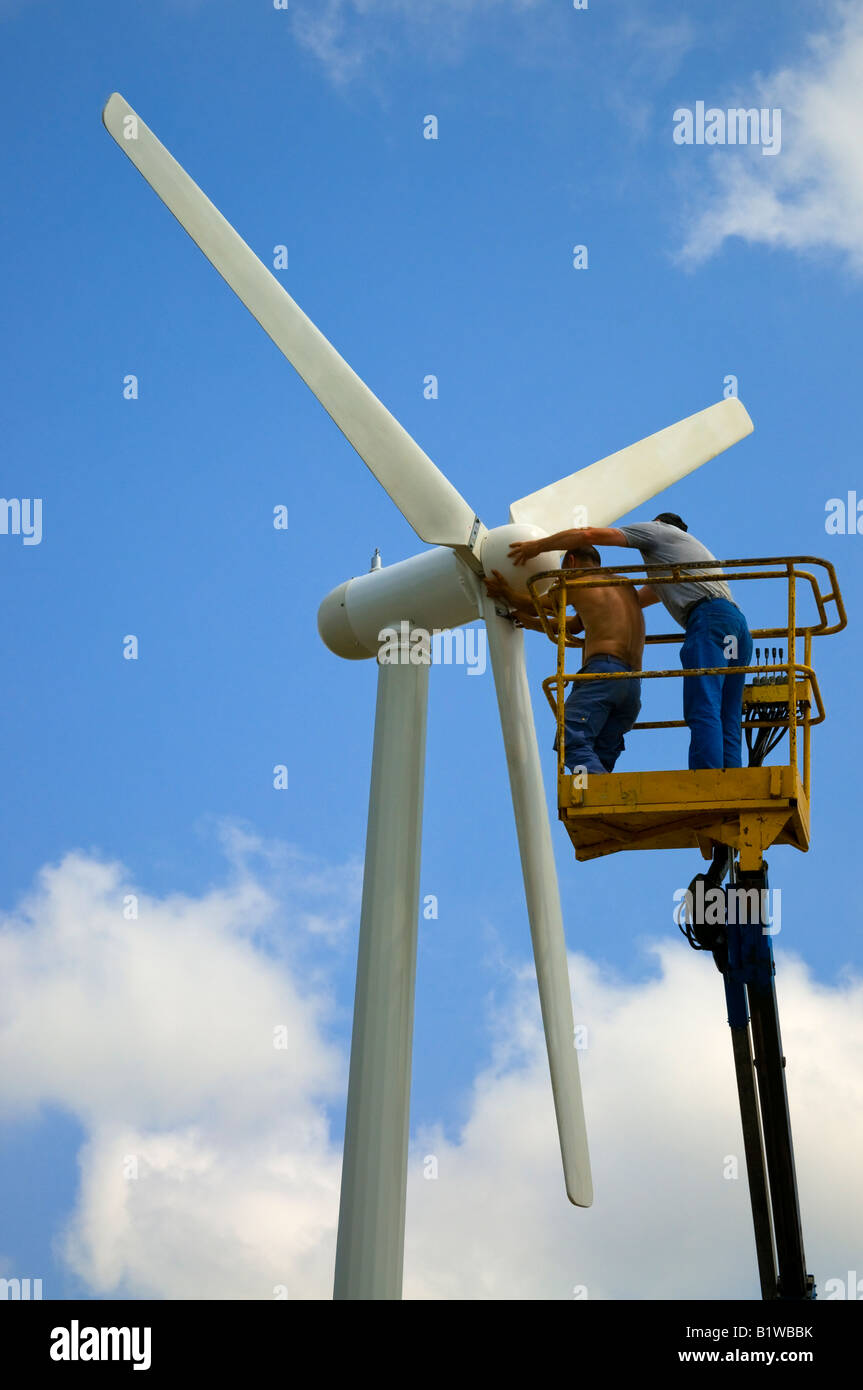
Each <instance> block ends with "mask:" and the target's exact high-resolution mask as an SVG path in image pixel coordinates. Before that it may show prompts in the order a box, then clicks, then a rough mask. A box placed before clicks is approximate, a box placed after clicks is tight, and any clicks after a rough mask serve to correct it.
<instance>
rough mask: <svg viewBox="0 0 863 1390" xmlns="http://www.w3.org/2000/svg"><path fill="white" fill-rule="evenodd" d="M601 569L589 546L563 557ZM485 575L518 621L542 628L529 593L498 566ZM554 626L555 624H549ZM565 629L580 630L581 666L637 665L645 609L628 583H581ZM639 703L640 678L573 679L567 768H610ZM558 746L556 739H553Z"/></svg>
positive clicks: (573, 564)
mask: <svg viewBox="0 0 863 1390" xmlns="http://www.w3.org/2000/svg"><path fill="white" fill-rule="evenodd" d="M588 567H591V568H596V569H601V568H602V560H601V559H600V557H599V554H598V552H597V551H596V550H594V549H593V548H592V547H588V548H587V549H584V550H579V552H578V554H577V555H576V554H574V553H573V552H572V551H570V552H568V553H567V554H566V555H564V557H563V568H564V569H575V568H578V569H582V568H584V569H586V568H588ZM492 575H493V577H492V578H491V579H487V580H486V588H487V589H488V592H489V594H490V595H491V597H492V598H499V599H503V600H504V601H505V602H506V603H507V604H508V605H509V607H510V608H512V609H513V610H514V612H515V614H516V617H517V618H518V621H519V622H520V623H521V625H522V627H527V628H532V629H534V630H536V631H540V632H541V631H542V625H541V623H540V621H539V619H538V617H537V615H536V610H535V608H534V606H533V603H532V602H531V600H530V599H529V598H522V597H521V596H520V595H518V594H515V593H513V591H512V589H511V587H510V586H509V584H507V582H506V580H505V579H504V578H503V576H502V575H501V574H499V573H498V571H497V570H494V571H492ZM552 626H554V624H552ZM566 629H567V632H569V633H571V634H573V635H575V634H576V633H579V632H582V631H583V632H584V661H583V665H582V667H581V670H582V671H583V672H591V671H640V670H641V660H642V653H643V651H644V614H643V613H642V611H641V605H640V604H639V601H638V599H637V597H636V595H635V593H634V591H633V589H632V587H631V586H630V585H628V584H621V585H612V584H608V585H599V586H597V587H595V588H594V587H593V586H588V585H585V586H584V588H579V591H578V612H577V613H576V615H575V617H570V618H567V620H566ZM640 709H641V681H640V680H638V679H636V678H633V679H632V680H623V679H618V680H609V681H603V680H593V681H576V682H575V683H574V684H573V686H572V689H571V690H570V693H569V695H568V696H567V699H566V704H565V705H564V745H563V748H564V762H565V765H566V767H567V768H568V769H569V770H570V771H571V770H572V769H573V768H574V767H577V768H584V769H585V771H587V772H588V773H603V772H611V770H612V768H613V767H614V764H615V763H616V762H617V759H618V758H619V757H620V754H621V753H622V752H623V748H624V742H623V736H624V734H626V733H628V731H629V730H630V729H631V728H632V726H633V724H634V723H635V721H636V719H637V718H638V711H639V710H640ZM554 746H555V749H557V740H555V745H554Z"/></svg>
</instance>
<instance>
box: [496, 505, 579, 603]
mask: <svg viewBox="0 0 863 1390" xmlns="http://www.w3.org/2000/svg"><path fill="white" fill-rule="evenodd" d="M547 535H548V532H547V531H543V529H542V527H541V526H531V525H528V524H526V523H524V522H520V523H514V524H512V525H509V526H496V527H495V529H494V530H493V531H489V533H488V535H487V536H486V538H485V542H484V544H483V547H482V556H481V560H482V567H483V570H484V572H485V574H487V575H490V574H491V572H492V570H498V571H499V572H500V573H501V574H502V575H503V577H504V579H505V580H506V581H507V582H508V583H509V584H510V585H511V587H512V588H513V589H514V590H515V592H516V593H517V594H526V593H527V581H528V580H529V579H530V577H531V575H532V574H542V572H543V570H552V569H555V568H556V567H557V566H558V565H559V564H560V562H561V559H562V558H563V552H562V551H560V550H546V551H545V552H544V553H543V554H542V555H537V556H535V557H534V558H533V559H532V560H528V561H527V563H526V564H524V565H514V564H513V562H512V560H510V558H509V548H510V546H511V545H512V543H513V541H536V540H539V539H540V538H541V537H542V536H547ZM550 585H551V580H548V582H547V583H543V584H541V585H540V586H539V589H540V592H541V593H544V592H545V591H546V589H548V588H549V587H550Z"/></svg>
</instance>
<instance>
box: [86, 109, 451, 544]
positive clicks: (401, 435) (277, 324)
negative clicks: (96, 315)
mask: <svg viewBox="0 0 863 1390" xmlns="http://www.w3.org/2000/svg"><path fill="white" fill-rule="evenodd" d="M102 120H103V121H104V124H105V128H106V130H107V131H108V132H109V134H110V135H112V136H113V138H114V139H115V140H116V142H117V144H118V145H119V146H120V149H121V150H123V152H124V154H126V155H128V157H129V159H130V160H131V161H132V163H133V164H134V165H135V167H136V169H138V170H139V172H140V173H141V174H143V176H144V178H145V179H146V180H147V182H148V183H149V185H150V187H151V188H152V189H153V190H154V192H156V193H157V194H158V195H159V197H160V198H161V200H162V202H163V203H164V204H165V206H166V207H167V208H169V209H170V211H171V212H172V213H173V214H174V216H175V217H176V219H177V221H178V222H179V223H180V225H181V226H182V227H184V228H185V230H186V231H187V232H188V233H189V236H190V237H191V238H192V240H193V241H194V242H195V243H196V244H197V245H198V246H199V247H200V249H201V250H202V251H203V253H204V255H205V256H206V257H207V260H208V261H210V262H211V263H212V264H213V265H214V266H215V268H216V270H217V271H218V272H219V274H220V275H221V276H222V278H223V279H224V280H225V281H226V282H227V283H228V285H230V287H231V289H232V290H233V291H234V293H235V294H236V295H238V297H239V298H240V299H241V300H242V302H243V303H244V304H245V306H246V308H247V309H248V310H249V312H250V313H251V314H253V315H254V317H255V318H256V319H257V321H258V323H259V324H260V325H261V327H262V328H263V330H264V332H265V333H268V334H269V336H270V337H271V338H272V340H273V342H274V343H275V344H276V347H277V348H279V349H280V350H281V351H282V352H283V353H284V355H285V356H286V357H287V359H288V361H289V362H290V363H291V365H292V366H293V367H295V368H296V370H297V371H298V372H299V374H300V376H301V377H302V379H303V381H304V382H305V383H306V385H307V386H309V387H310V388H311V390H312V391H313V392H314V394H315V395H316V396H317V398H318V400H319V401H320V403H321V405H322V406H323V407H324V409H325V410H326V411H327V413H328V414H329V415H331V416H332V418H333V420H334V421H335V423H336V424H337V425H338V427H339V429H340V430H341V431H342V434H343V435H344V436H345V437H346V439H348V440H349V441H350V443H351V444H352V445H353V446H354V448H355V449H356V451H357V453H358V454H359V456H360V458H361V459H362V460H363V462H364V463H365V464H367V465H368V467H369V468H370V469H371V471H372V473H374V475H375V477H376V478H377V480H378V482H379V483H380V484H381V486H382V487H383V488H385V490H386V491H387V492H388V493H389V496H390V497H391V498H392V500H393V502H395V504H396V506H397V507H398V509H399V511H400V512H401V513H402V515H403V516H404V517H405V519H406V520H407V521H408V522H409V523H410V525H411V526H412V527H413V529H414V530H415V531H416V533H417V535H418V536H419V537H420V540H424V541H428V542H429V544H431V545H451V546H467V547H472V546H473V544H475V542H476V539H477V536H476V533H475V529H474V528H475V524H476V527H477V528H479V521H478V518H477V517H476V516H475V514H474V512H473V509H472V508H471V507H469V506H468V504H467V502H465V500H464V498H463V497H462V496H461V495H460V494H459V493H458V492H457V491H456V489H455V488H454V487H453V485H452V483H451V482H449V480H448V479H447V478H445V477H444V475H443V473H441V471H440V469H439V468H437V467H436V466H435V464H433V463H432V461H431V459H430V458H429V457H428V456H427V455H426V454H424V453H423V451H422V449H421V448H420V447H419V445H418V444H417V443H416V442H415V441H414V440H413V439H411V437H410V435H409V434H408V433H407V431H406V430H405V429H403V428H402V426H401V425H400V424H399V423H398V421H397V420H396V419H395V418H394V417H393V416H392V415H391V414H390V412H389V411H388V410H387V409H386V407H385V406H384V405H382V404H381V402H380V401H379V400H378V398H377V397H376V396H375V395H374V394H373V393H372V392H371V391H370V390H369V388H368V387H367V386H366V385H365V383H364V382H362V381H361V380H360V378H359V377H358V376H357V374H356V372H354V371H352V369H351V368H350V367H349V366H348V364H347V362H345V361H344V359H343V358H342V357H340V356H339V354H338V353H337V352H336V350H335V348H334V347H333V346H332V344H331V343H329V342H328V341H327V339H326V338H325V337H324V336H323V334H322V333H321V332H320V331H319V330H318V329H317V328H316V327H315V325H314V324H313V323H312V322H311V320H310V319H309V318H307V317H306V315H305V314H304V313H303V311H302V310H301V309H300V308H299V307H298V306H297V305H296V304H295V303H294V301H293V299H291V296H290V295H289V294H288V293H287V291H286V290H284V289H283V288H282V286H281V285H280V284H279V282H278V280H277V279H276V278H275V276H274V275H273V274H272V273H271V272H270V271H269V270H268V269H267V267H266V266H265V265H264V264H263V262H262V261H260V260H259V259H258V257H257V256H256V255H255V253H254V252H253V251H252V250H251V248H250V247H249V246H247V245H246V243H245V242H244V241H243V239H242V237H240V236H239V235H238V234H237V232H235V231H234V229H233V227H232V226H231V225H230V223H229V222H227V221H226V220H225V218H224V217H223V216H222V214H221V213H220V212H219V210H218V208H216V207H214V206H213V204H212V203H211V202H210V200H209V198H208V197H207V196H206V195H205V194H204V193H202V192H201V189H200V188H199V187H198V185H197V184H196V183H194V182H193V181H192V179H190V178H189V175H188V174H187V173H186V172H185V170H184V169H182V168H181V167H180V165H179V164H178V163H177V161H176V160H175V159H174V158H173V156H172V155H171V154H169V153H168V151H167V150H166V149H165V147H164V145H162V144H160V142H159V141H158V140H157V139H156V137H155V135H154V134H153V132H152V131H151V130H149V129H148V127H147V126H146V125H145V124H144V122H143V121H142V120H141V118H140V116H138V115H136V113H135V112H134V111H133V110H132V108H131V107H130V106H129V104H128V103H127V102H126V101H125V100H124V99H123V97H121V96H120V95H119V93H117V92H115V93H114V94H113V96H112V97H110V99H109V100H108V102H107V104H106V106H105V109H104V111H103V112H102Z"/></svg>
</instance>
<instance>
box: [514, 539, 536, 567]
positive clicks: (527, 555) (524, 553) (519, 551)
mask: <svg viewBox="0 0 863 1390" xmlns="http://www.w3.org/2000/svg"><path fill="white" fill-rule="evenodd" d="M541 554H542V543H541V542H540V541H513V543H512V545H511V546H510V548H509V558H510V560H512V563H513V564H514V565H523V564H525V563H526V562H527V561H528V560H532V559H533V557H534V556H535V555H541Z"/></svg>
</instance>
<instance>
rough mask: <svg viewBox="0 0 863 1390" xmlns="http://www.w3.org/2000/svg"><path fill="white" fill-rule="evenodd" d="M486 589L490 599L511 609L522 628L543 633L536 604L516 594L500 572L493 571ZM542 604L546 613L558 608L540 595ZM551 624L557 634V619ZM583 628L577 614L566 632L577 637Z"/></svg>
mask: <svg viewBox="0 0 863 1390" xmlns="http://www.w3.org/2000/svg"><path fill="white" fill-rule="evenodd" d="M485 587H486V589H487V590H488V594H489V597H490V598H494V599H500V600H501V601H502V602H503V603H505V604H506V605H507V607H508V608H509V609H511V611H512V612H513V613H514V614H515V616H516V617H517V618H518V621H519V623H520V624H521V626H522V627H526V628H529V629H530V630H531V632H542V631H543V627H542V623H541V622H540V620H539V617H538V615H537V612H536V608H535V607H534V604H533V603H532V602H531V600H530V599H529V598H527V597H525V596H524V595H522V594H517V593H515V592H514V590H513V589H512V587H511V586H510V585H509V584H508V583H507V582H506V580H505V579H504V577H503V575H502V574H501V573H500V571H499V570H492V572H491V574H490V575H489V576H488V577H487V578H486V580H485ZM540 603H541V604H542V606H543V608H545V609H546V611H548V610H549V609H550V608H552V607H553V606H556V605H554V604H553V600H552V599H551V598H549V597H548V596H547V595H546V594H542V595H540ZM549 622H550V626H551V629H552V631H553V632H557V619H556V618H550V619H549ZM583 628H584V623H583V622H582V621H581V619H580V618H579V616H578V614H577V613H576V615H575V616H574V617H570V618H567V620H566V630H567V632H569V633H570V634H572V635H576V634H577V633H579V632H581V631H582V629H583Z"/></svg>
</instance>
